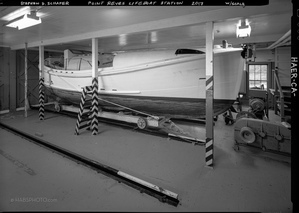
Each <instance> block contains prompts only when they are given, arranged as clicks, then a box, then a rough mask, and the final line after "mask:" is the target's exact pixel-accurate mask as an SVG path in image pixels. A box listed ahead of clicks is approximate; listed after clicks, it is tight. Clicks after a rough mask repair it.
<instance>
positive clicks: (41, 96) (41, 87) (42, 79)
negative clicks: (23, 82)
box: [38, 78, 45, 120]
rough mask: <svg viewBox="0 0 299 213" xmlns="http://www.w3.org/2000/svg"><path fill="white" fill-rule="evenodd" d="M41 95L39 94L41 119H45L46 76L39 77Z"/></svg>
mask: <svg viewBox="0 0 299 213" xmlns="http://www.w3.org/2000/svg"><path fill="white" fill-rule="evenodd" d="M38 91H39V96H38V102H39V114H38V115H39V120H44V117H45V108H44V107H45V106H44V102H45V93H44V78H40V79H39V88H38Z"/></svg>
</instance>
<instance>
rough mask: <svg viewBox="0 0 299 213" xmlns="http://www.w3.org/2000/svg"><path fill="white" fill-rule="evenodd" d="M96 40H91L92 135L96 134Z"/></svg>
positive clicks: (97, 124)
mask: <svg viewBox="0 0 299 213" xmlns="http://www.w3.org/2000/svg"><path fill="white" fill-rule="evenodd" d="M98 49H99V47H98V39H97V38H92V102H91V103H92V107H91V109H92V120H91V131H92V135H97V134H98V126H99V123H98V122H99V121H98V105H99V103H98V66H99V65H98Z"/></svg>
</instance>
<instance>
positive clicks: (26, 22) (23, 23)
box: [5, 11, 42, 30]
mask: <svg viewBox="0 0 299 213" xmlns="http://www.w3.org/2000/svg"><path fill="white" fill-rule="evenodd" d="M40 23H42V20H41V18H40V17H38V16H36V11H31V13H30V14H25V15H23V16H20V17H18V18H16V19H14V20H12V21H10V22H8V23H6V24H5V26H7V27H13V28H17V29H18V30H21V29H24V28H27V27H31V26H34V25H37V24H40Z"/></svg>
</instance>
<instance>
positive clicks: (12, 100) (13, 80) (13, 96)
mask: <svg viewBox="0 0 299 213" xmlns="http://www.w3.org/2000/svg"><path fill="white" fill-rule="evenodd" d="M9 56H10V60H9V111H11V112H12V111H13V112H14V111H16V108H17V77H16V76H17V66H16V64H17V62H16V61H17V59H16V58H17V56H16V50H10V54H9Z"/></svg>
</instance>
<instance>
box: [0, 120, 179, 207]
mask: <svg viewBox="0 0 299 213" xmlns="http://www.w3.org/2000/svg"><path fill="white" fill-rule="evenodd" d="M0 127H1V128H2V129H5V130H8V131H10V132H12V133H13V134H16V135H17V136H21V137H23V138H24V139H26V140H28V141H30V142H33V143H35V144H37V145H40V146H42V147H44V148H47V149H49V150H50V151H53V152H55V153H57V154H59V155H62V156H63V157H66V158H69V159H70V160H73V161H75V162H77V163H78V164H81V165H84V166H86V167H89V168H90V169H93V170H95V171H97V172H98V173H101V174H103V175H105V176H108V177H110V178H112V179H114V180H116V181H118V182H119V183H124V184H126V185H128V186H130V187H132V188H135V189H137V190H139V191H140V192H141V193H146V194H148V195H150V196H152V197H155V198H157V199H158V200H159V201H160V202H163V203H167V204H170V205H172V206H176V207H177V206H178V204H179V202H180V201H179V199H178V195H177V194H175V193H172V192H170V191H168V190H165V189H163V188H161V187H158V186H155V185H153V184H150V183H148V182H146V181H142V180H140V179H139V180H140V181H137V182H136V181H135V180H134V177H132V176H130V175H128V174H126V173H124V172H121V171H119V170H117V169H114V168H112V167H110V166H107V165H104V164H101V163H99V162H97V161H94V160H91V159H89V158H86V157H84V156H82V155H79V154H77V153H74V152H71V151H70V150H67V149H64V148H62V147H59V146H56V145H54V144H51V143H49V142H47V141H45V140H42V139H40V138H37V137H35V136H33V135H30V134H28V133H25V132H22V131H20V130H18V129H16V128H13V127H11V126H8V125H6V124H3V123H1V122H0ZM132 178H133V179H132ZM135 179H137V180H138V178H135ZM143 183H145V184H143ZM151 186H153V187H151Z"/></svg>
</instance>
